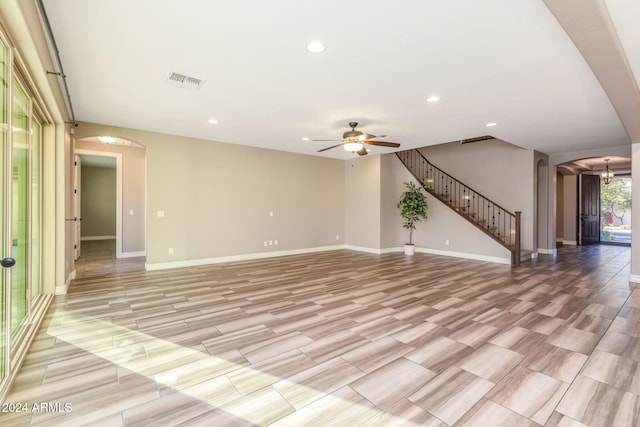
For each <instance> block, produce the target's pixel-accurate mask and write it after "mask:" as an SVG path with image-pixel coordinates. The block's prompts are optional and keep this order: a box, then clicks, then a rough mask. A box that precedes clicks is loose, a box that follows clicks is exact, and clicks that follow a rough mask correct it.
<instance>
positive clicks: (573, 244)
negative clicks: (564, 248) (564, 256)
mask: <svg viewBox="0 0 640 427" xmlns="http://www.w3.org/2000/svg"><path fill="white" fill-rule="evenodd" d="M562 244H563V245H572V246H576V245H577V244H578V241H577V240H563V241H562Z"/></svg>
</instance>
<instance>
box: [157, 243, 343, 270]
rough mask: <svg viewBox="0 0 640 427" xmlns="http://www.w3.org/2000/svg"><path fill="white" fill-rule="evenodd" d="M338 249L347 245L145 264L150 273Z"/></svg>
mask: <svg viewBox="0 0 640 427" xmlns="http://www.w3.org/2000/svg"><path fill="white" fill-rule="evenodd" d="M338 249H346V246H345V245H336V246H322V247H317V248H306V249H294V250H289V251H277V252H258V253H253V254H245V255H232V256H222V257H216V258H205V259H191V260H185V261H175V262H161V263H155V264H149V263H145V265H144V268H145V269H146V270H148V271H154V270H165V269H168V268H181V267H197V266H200V265H209V264H220V263H223V262H235V261H250V260H255V259H263V258H272V257H279V256H287V255H300V254H308V253H313V252H325V251H335V250H338Z"/></svg>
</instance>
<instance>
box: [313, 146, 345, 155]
mask: <svg viewBox="0 0 640 427" xmlns="http://www.w3.org/2000/svg"><path fill="white" fill-rule="evenodd" d="M343 145H344V144H338V145H334V146H332V147H327V148H323V149H322V150H318V153H322V152H323V151H327V150H331V149H332V148H336V147H342V146H343Z"/></svg>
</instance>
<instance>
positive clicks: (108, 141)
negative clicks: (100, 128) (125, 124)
mask: <svg viewBox="0 0 640 427" xmlns="http://www.w3.org/2000/svg"><path fill="white" fill-rule="evenodd" d="M98 139H99V140H100V142H104V143H105V144H113V143H114V142H116V141H117V140H118V138H116V137H115V136H99V137H98Z"/></svg>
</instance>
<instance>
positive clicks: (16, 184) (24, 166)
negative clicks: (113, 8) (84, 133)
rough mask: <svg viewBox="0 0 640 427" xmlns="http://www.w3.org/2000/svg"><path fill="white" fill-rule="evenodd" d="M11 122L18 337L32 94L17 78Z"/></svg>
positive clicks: (15, 332)
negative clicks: (30, 101) (30, 97)
mask: <svg viewBox="0 0 640 427" xmlns="http://www.w3.org/2000/svg"><path fill="white" fill-rule="evenodd" d="M12 89H13V97H12V98H13V99H12V116H13V121H12V123H11V133H12V138H11V139H12V141H11V150H12V153H11V158H12V165H11V190H12V191H11V193H12V194H11V231H12V233H11V239H12V242H11V245H12V250H11V252H12V258H13V259H15V265H14V266H13V267H12V268H11V335H10V336H11V339H12V340H16V339H17V338H18V336H19V333H20V330H21V329H22V327H23V326H24V325H25V323H26V322H27V320H28V314H29V313H28V312H29V300H30V298H29V294H28V292H29V289H28V283H29V264H30V263H29V249H30V248H29V234H30V233H29V222H30V221H29V220H30V218H29V194H30V192H29V187H30V185H29V175H30V173H29V158H30V146H31V138H30V135H29V129H30V127H29V115H30V114H29V113H30V106H29V98H28V97H27V94H26V91H25V90H24V89H23V87H22V85H21V84H20V83H19V82H18V80H17V79H14V81H13V87H12Z"/></svg>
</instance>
